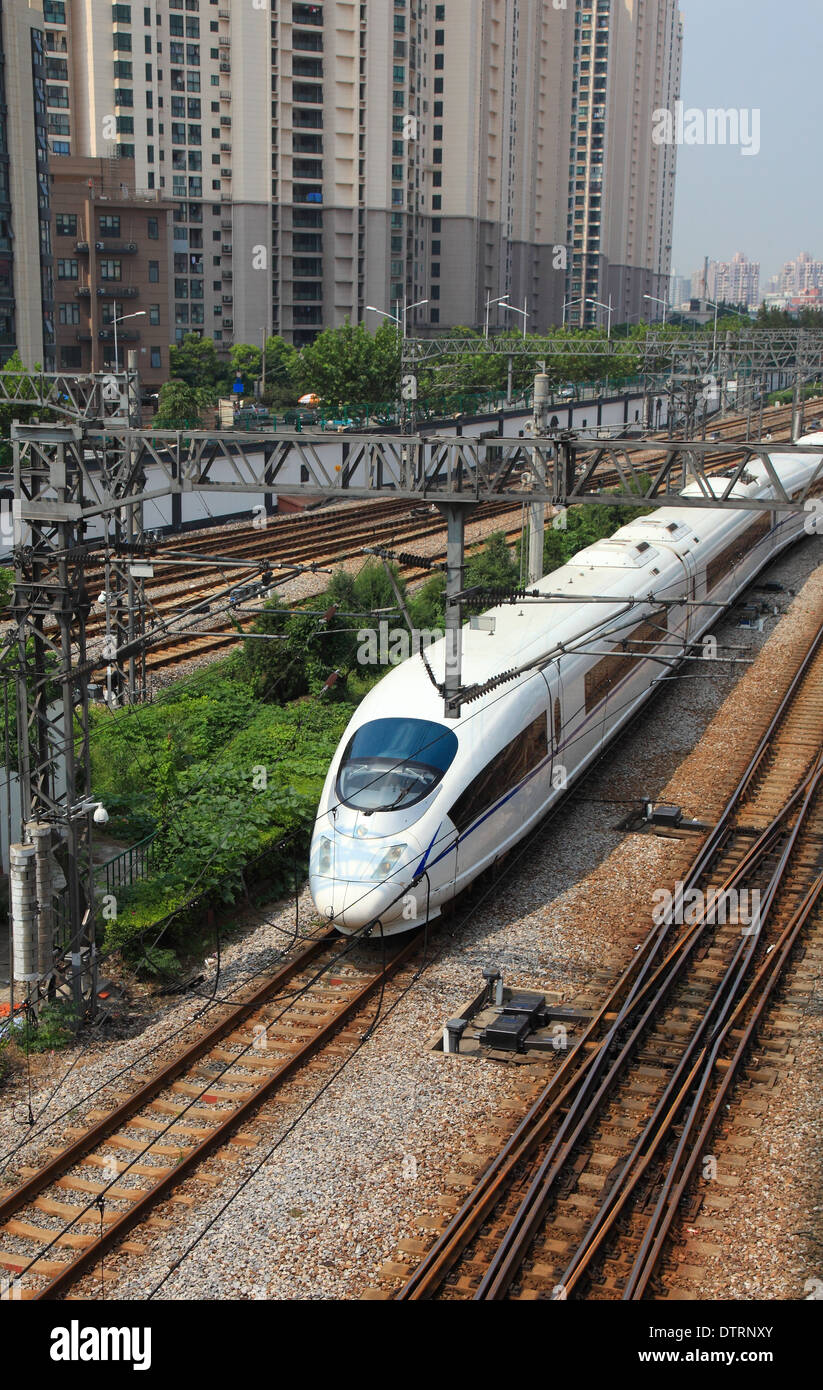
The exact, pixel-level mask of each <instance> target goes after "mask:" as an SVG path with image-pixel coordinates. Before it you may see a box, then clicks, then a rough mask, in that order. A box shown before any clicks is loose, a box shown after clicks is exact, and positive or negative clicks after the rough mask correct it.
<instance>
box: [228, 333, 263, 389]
mask: <svg viewBox="0 0 823 1390" xmlns="http://www.w3.org/2000/svg"><path fill="white" fill-rule="evenodd" d="M229 361H230V362H231V375H232V380H236V378H237V373H238V372H239V373H240V376H241V378H242V381H243V385H244V386H245V388H246V394H248V393H249V392H250V391H251V390H252V389H253V387H254V383H255V382H257V381H259V380H260V378H261V376H262V375H263V353H262V350H261V349H260V348H259V347H255V346H254V344H253V343H235V344H234V346H233V348H232V349H231V351H230V353H229Z"/></svg>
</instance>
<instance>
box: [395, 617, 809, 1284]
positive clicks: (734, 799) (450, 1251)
mask: <svg viewBox="0 0 823 1390" xmlns="http://www.w3.org/2000/svg"><path fill="white" fill-rule="evenodd" d="M821 643H823V629H821V630H820V631H819V632H818V633H817V635H816V637H815V639H814V640H813V642H812V643H811V644H810V646H809V649H808V651H807V652H806V654H805V656H804V658H803V660H802V662H801V663H800V665H799V667H798V669H797V671H796V673H795V675H794V677H793V678H792V681H791V682H790V684H789V687H788V689H787V690H786V692H785V694H784V696H783V697H782V699H781V701H780V704H779V706H778V708H777V710H776V711H775V714H774V715H773V717H772V719H771V720H770V722H769V725H768V727H767V729H766V731H765V732H764V734H763V736H762V737H761V739H760V742H759V743H758V746H757V748H756V749H755V751H754V753H753V755H752V757H751V759H750V761H749V763H748V765H747V767H746V769H745V771H744V773H743V776H742V777H741V779H740V781H739V782H738V784H737V786H736V787H735V789H734V791H733V792H732V794H731V796H730V798H729V800H728V802H727V804H726V806H725V808H724V811H723V813H722V815H721V817H720V819H719V821H718V823H717V825H716V826H715V828H714V830H713V831H712V833H711V835H710V836H709V837H708V839H707V841H706V842H705V843H704V845H703V847H702V848H701V850H700V851H699V852H698V854H697V856H696V857H695V860H694V861H693V863H692V865H691V866H690V869H689V872H688V875H687V878H686V880H685V881H684V889H686V888H687V887H689V886H692V885H694V884H695V883H697V882H698V881H699V880H700V878H701V877H702V876H703V875H704V874H705V872H706V871H707V869H708V867H709V865H710V863H711V862H712V860H713V859H714V858H715V857H716V856H717V854H718V853H719V852H720V851H721V850H722V848H723V846H724V844H725V842H726V840H727V838H728V835H729V831H730V823H731V819H732V817H733V815H734V812H735V810H736V808H737V806H738V804H739V802H740V800H741V799H742V797H743V796H744V795H745V793H746V792H747V791H748V788H749V786H750V784H751V781H752V779H753V777H754V776H755V775H756V773H757V771H758V769H759V767H760V764H761V762H762V759H763V757H764V756H765V754H766V753H767V752H768V750H769V747H770V746H771V743H772V741H773V738H774V735H775V732H776V731H777V729H778V727H779V726H780V724H781V723H782V720H783V719H784V717H785V713H786V710H787V709H788V708H789V706H790V704H791V703H792V701H793V699H794V697H795V695H796V693H797V691H798V689H799V688H800V687H801V685H802V683H803V681H804V679H805V677H806V674H807V672H808V670H809V668H810V666H811V664H812V662H813V661H814V659H815V657H816V656H817V653H818V651H819V650H820V647H821ZM801 793H802V787H801V788H799V789H798V790H797V791H796V792H795V793H794V795H793V797H792V798H790V801H789V803H787V807H786V808H784V809H785V810H788V808H789V806H791V805H793V804H794V803H795V802H796V800H797V798H798V796H799V795H800V794H801ZM782 819H783V817H782V814H781V815H778V817H776V818H775V820H774V821H773V822H772V824H771V826H769V827H767V829H766V830H765V831H764V832H763V834H762V835H761V836H760V839H759V840H758V841H757V842H756V844H755V845H753V846H752V847H751V848H750V850H749V851H748V853H747V855H746V856H745V857H744V860H743V861H742V863H741V864H740V865H738V866H737V868H736V869H735V871H734V872H733V873H732V875H731V876H730V877H729V879H727V881H726V883H725V884H724V885H723V891H725V890H726V889H727V888H728V887H729V886H731V884H732V883H734V882H735V881H736V878H737V877H738V876H739V875H740V874H741V873H742V872H744V871H745V869H746V868H747V867H751V864H752V863H753V862H754V856H755V852H756V851H758V848H759V852H760V853H761V854H762V853H765V852H767V849H768V847H769V845H770V844H771V842H772V839H773V837H774V834H775V833H776V830H777V827H778V825H779V823H781V822H782ZM681 896H682V895H681ZM673 906H676V904H674V905H673ZM671 925H672V923H671V920H670V918H669V920H667V921H666V922H664V923H663V924H662V925H661V927H660V929H659V930H658V932H657V933H653V934H651V935H650V937H648V938H647V939H646V942H644V943H643V948H642V954H643V957H644V958H643V960H642V963H639V962H632V963H631V964H630V966H629V968H628V971H627V972H626V973H627V974H629V972H633V967H634V966H635V965H636V964H640V968H639V969H638V970H637V972H636V973H637V979H636V980H635V982H634V983H633V986H632V988H631V989H630V990H629V994H628V997H627V999H626V1002H625V1004H624V1006H623V1008H622V1009H621V1010H620V1012H619V1013H618V1015H617V1017H616V1018H615V1019H614V1022H613V1023H612V1026H611V1028H610V1030H609V1033H608V1035H607V1036H606V1038H605V1039H604V1041H603V1042H602V1043H601V1045H600V1046H599V1047H598V1049H597V1051H596V1052H593V1053H592V1054H591V1056H590V1057H589V1058H588V1059H587V1061H586V1063H585V1064H584V1068H583V1071H584V1072H585V1071H588V1072H589V1075H588V1076H587V1077H584V1078H583V1085H582V1087H581V1089H580V1091H579V1092H578V1096H577V1098H576V1100H575V1102H574V1104H573V1105H572V1107H571V1109H570V1110H569V1112H568V1113H567V1115H566V1119H565V1120H564V1122H563V1125H562V1127H561V1133H560V1134H558V1136H556V1138H555V1141H554V1145H553V1150H554V1149H556V1148H557V1147H558V1146H559V1143H560V1142H561V1141H562V1134H563V1133H564V1132H565V1131H566V1130H567V1129H568V1126H569V1123H570V1122H571V1118H572V1116H573V1114H574V1110H575V1108H576V1107H579V1105H580V1103H581V1101H582V1100H585V1097H586V1094H587V1093H590V1091H591V1089H592V1087H593V1085H594V1084H595V1083H596V1079H597V1073H598V1070H599V1069H600V1065H601V1064H602V1062H603V1059H604V1058H605V1057H606V1056H607V1055H608V1053H609V1051H610V1050H612V1049H613V1048H614V1045H615V1042H616V1037H617V1033H618V1031H619V1030H620V1028H621V1027H623V1026H624V1025H625V1023H626V1021H627V1019H628V1018H630V1017H631V1015H632V1013H633V1012H634V1011H635V1010H636V1009H637V1008H638V1007H639V1006H640V1004H641V1003H642V1001H643V999H644V998H645V997H646V996H647V994H648V993H649V992H650V990H651V989H652V988H653V987H654V984H655V982H656V981H657V979H658V978H659V977H660V975H661V973H662V972H664V971H665V970H666V968H667V966H668V965H669V963H670V962H671V961H673V960H675V958H676V957H677V956H678V954H679V953H680V952H681V951H682V950H684V949H685V948H686V947H690V946H691V944H693V938H694V936H695V934H696V932H697V930H698V928H699V927H700V923H698V924H696V925H695V927H693V929H692V931H691V932H690V933H689V934H688V935H687V936H686V937H684V938H683V939H682V940H681V942H680V943H678V944H677V945H676V946H675V947H674V949H673V951H672V952H670V953H669V955H668V956H666V957H665V958H664V959H663V961H662V962H661V963H660V964H659V965H658V966H657V969H656V970H655V971H653V972H652V973H651V974H650V973H649V972H650V971H651V967H652V965H653V964H654V963H655V961H656V958H657V956H658V954H659V952H660V950H661V949H662V947H663V944H664V942H665V939H666V937H667V935H668V932H669V930H670V928H671ZM617 988H618V989H619V988H620V982H619V984H618V987H617ZM611 997H613V996H611ZM607 1003H608V1001H607ZM608 1012H609V1010H608V1007H607V1006H604V1008H603V1010H601V1011H600V1013H599V1014H598V1015H597V1016H596V1018H595V1019H594V1020H592V1021H591V1024H590V1026H589V1029H587V1034H586V1036H585V1037H584V1039H581V1042H584V1041H587V1040H588V1041H590V1039H589V1037H588V1034H589V1032H590V1031H591V1030H593V1029H594V1027H595V1026H596V1024H597V1023H598V1021H599V1019H600V1018H601V1016H605V1015H606V1014H607V1013H608ZM567 1060H570V1059H567ZM565 1066H566V1063H564V1068H565ZM558 1075H559V1074H558ZM557 1080H558V1077H555V1078H553V1081H552V1082H551V1083H549V1085H548V1086H547V1087H546V1088H545V1089H544V1091H543V1092H541V1095H540V1096H539V1097H538V1098H537V1100H536V1101H535V1102H534V1103H533V1105H532V1106H531V1108H530V1109H529V1111H528V1112H527V1114H526V1116H525V1117H524V1119H523V1120H522V1121H521V1123H520V1125H519V1126H518V1128H517V1130H516V1131H515V1133H514V1135H512V1136H511V1138H510V1139H509V1141H508V1142H507V1144H506V1146H505V1148H504V1149H503V1150H502V1151H501V1153H500V1154H499V1155H498V1156H497V1157H496V1158H495V1160H494V1161H493V1162H492V1164H491V1165H490V1166H489V1168H488V1169H487V1170H486V1171H485V1172H484V1173H483V1175H482V1176H481V1178H480V1179H479V1180H478V1182H477V1184H476V1185H475V1187H474V1188H473V1189H472V1191H471V1193H470V1194H469V1196H468V1197H467V1198H466V1200H465V1201H464V1203H463V1205H462V1206H461V1207H460V1209H459V1211H458V1212H457V1213H456V1214H455V1216H454V1217H453V1218H452V1220H451V1221H450V1223H449V1225H448V1226H447V1228H446V1230H445V1231H444V1232H443V1233H442V1234H441V1235H440V1236H439V1237H438V1239H437V1240H436V1241H435V1243H434V1245H433V1246H432V1248H431V1250H430V1251H429V1252H428V1253H427V1255H426V1256H425V1257H424V1259H423V1260H422V1261H421V1262H420V1264H419V1265H418V1266H417V1267H416V1269H415V1270H414V1271H413V1272H412V1275H411V1277H410V1278H409V1280H408V1281H407V1282H406V1284H405V1285H404V1286H403V1288H402V1289H401V1290H400V1291H399V1293H398V1294H397V1295H396V1298H397V1299H398V1300H406V1299H422V1298H426V1297H431V1296H432V1295H433V1294H434V1292H435V1291H436V1289H437V1288H438V1287H439V1285H440V1284H441V1283H442V1282H443V1280H444V1279H445V1277H446V1275H447V1274H448V1272H449V1270H450V1269H451V1268H452V1266H453V1265H454V1264H455V1263H456V1261H457V1260H458V1259H459V1257H460V1254H461V1253H462V1251H463V1249H465V1247H466V1245H467V1244H468V1243H469V1242H470V1240H471V1239H472V1238H473V1236H474V1235H475V1234H476V1232H477V1230H478V1229H479V1227H480V1226H481V1225H482V1222H483V1220H484V1219H485V1217H486V1216H487V1215H488V1214H489V1212H490V1211H491V1210H492V1209H493V1208H494V1206H495V1205H496V1202H497V1200H498V1198H499V1195H500V1189H501V1188H502V1185H503V1182H504V1181H505V1179H506V1178H507V1177H508V1176H509V1175H510V1173H511V1171H512V1169H513V1168H514V1166H515V1164H516V1162H517V1161H518V1158H517V1155H518V1154H520V1155H521V1156H526V1154H527V1152H528V1151H529V1150H530V1149H531V1148H533V1147H535V1145H536V1144H537V1143H539V1142H540V1140H541V1138H542V1137H543V1134H544V1132H545V1129H546V1128H547V1127H548V1122H549V1121H550V1119H551V1118H552V1116H553V1114H555V1113H556V1112H557V1110H558V1108H559V1104H558V1103H557V1101H556V1100H555V1102H554V1108H553V1110H552V1112H551V1114H544V1111H545V1109H546V1106H547V1105H548V1104H550V1103H551V1096H552V1093H553V1087H554V1086H555V1085H556V1083H557ZM567 1089H568V1088H567ZM564 1094H565V1093H564ZM535 1127H536V1130H537V1133H536V1139H535V1145H531V1144H530V1143H529V1133H530V1131H531V1130H532V1129H533V1128H535Z"/></svg>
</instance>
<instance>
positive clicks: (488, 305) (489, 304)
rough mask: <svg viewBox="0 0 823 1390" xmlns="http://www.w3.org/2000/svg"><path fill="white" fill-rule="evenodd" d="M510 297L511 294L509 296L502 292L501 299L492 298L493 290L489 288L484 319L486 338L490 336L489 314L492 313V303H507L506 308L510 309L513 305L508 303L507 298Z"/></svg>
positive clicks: (484, 334)
mask: <svg viewBox="0 0 823 1390" xmlns="http://www.w3.org/2000/svg"><path fill="white" fill-rule="evenodd" d="M508 297H509V296H508V295H507V294H502V295H501V296H500V298H499V299H492V292H491V290H489V293H488V294H487V295H486V317H485V319H484V321H483V337H484V338H488V336H489V314H490V311H491V308H492V305H493V304H505V305H506V308H507V309H510V308H511V305H510V304H506V300H507V299H508Z"/></svg>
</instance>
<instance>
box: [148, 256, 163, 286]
mask: <svg viewBox="0 0 823 1390" xmlns="http://www.w3.org/2000/svg"><path fill="white" fill-rule="evenodd" d="M159 283H160V262H159V261H149V284H150V285H159Z"/></svg>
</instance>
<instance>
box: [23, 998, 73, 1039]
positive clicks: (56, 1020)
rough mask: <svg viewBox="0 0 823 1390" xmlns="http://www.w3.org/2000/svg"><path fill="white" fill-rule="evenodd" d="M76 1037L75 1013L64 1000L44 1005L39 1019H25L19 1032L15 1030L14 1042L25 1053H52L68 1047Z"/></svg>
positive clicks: (70, 1005)
mask: <svg viewBox="0 0 823 1390" xmlns="http://www.w3.org/2000/svg"><path fill="white" fill-rule="evenodd" d="M76 1035H77V1011H76V1009H75V1008H74V1006H73V1005H72V1004H69V1003H68V1002H66V1001H64V1000H59V1001H56V1002H54V1003H52V1004H44V1005H43V1007H42V1009H41V1010H40V1015H39V1018H38V1019H37V1020H36V1021H35V1020H29V1019H26V1022H25V1023H24V1025H23V1027H22V1028H21V1029H20V1030H15V1032H14V1041H15V1042H16V1043H17V1045H18V1047H20V1048H21V1049H23V1050H24V1051H27V1052H52V1051H55V1050H56V1049H58V1048H61V1047H68V1046H69V1044H70V1043H73V1042H74V1041H75V1038H76Z"/></svg>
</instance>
